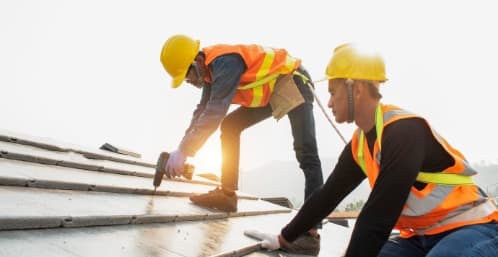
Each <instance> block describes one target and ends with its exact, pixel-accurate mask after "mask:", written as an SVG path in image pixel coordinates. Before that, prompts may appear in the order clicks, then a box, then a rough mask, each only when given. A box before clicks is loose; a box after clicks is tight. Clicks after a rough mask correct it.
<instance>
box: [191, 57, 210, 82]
mask: <svg viewBox="0 0 498 257" xmlns="http://www.w3.org/2000/svg"><path fill="white" fill-rule="evenodd" d="M190 67H191V69H194V71H195V74H196V76H197V81H199V82H200V83H201V84H200V86H199V87H203V86H204V85H205V84H206V82H204V77H203V76H202V74H201V70H200V68H199V65H198V64H197V62H196V61H194V62H193V63H192V65H190Z"/></svg>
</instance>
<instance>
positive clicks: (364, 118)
mask: <svg viewBox="0 0 498 257" xmlns="http://www.w3.org/2000/svg"><path fill="white" fill-rule="evenodd" d="M378 104H379V100H376V99H371V100H367V101H364V102H363V103H362V104H361V106H359V110H358V112H357V114H356V117H357V118H356V125H357V126H358V127H359V128H360V129H361V130H363V131H364V132H368V131H370V130H371V129H372V128H374V127H375V112H376V110H377V105H378Z"/></svg>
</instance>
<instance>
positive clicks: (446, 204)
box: [246, 44, 498, 257]
mask: <svg viewBox="0 0 498 257" xmlns="http://www.w3.org/2000/svg"><path fill="white" fill-rule="evenodd" d="M325 73H326V76H327V79H328V90H329V93H330V100H329V102H328V106H329V108H330V109H331V110H332V113H333V114H334V116H335V120H336V121H337V122H338V123H344V122H354V123H355V124H356V125H357V126H358V128H357V130H356V131H355V132H354V134H353V136H352V139H351V141H350V142H349V143H348V144H347V145H346V146H345V148H344V150H343V151H342V153H341V155H340V156H339V158H338V162H337V164H336V166H335V168H334V170H333V171H332V173H331V175H330V177H329V178H328V179H327V181H326V183H325V184H324V185H323V187H321V188H320V189H319V190H318V191H317V192H316V193H315V194H313V195H312V196H311V197H310V198H309V199H307V200H306V202H305V203H304V205H303V206H302V207H301V209H300V210H299V212H298V213H297V214H296V216H295V217H294V218H293V219H292V221H291V222H290V223H288V224H287V225H286V226H285V227H284V228H283V229H282V230H281V231H280V234H279V235H276V234H268V233H262V232H261V231H254V230H248V231H246V234H248V235H252V236H257V237H259V238H260V239H262V240H263V242H262V246H263V247H265V248H269V249H278V248H281V247H285V245H287V244H288V243H289V242H293V241H294V240H296V238H297V237H298V236H299V235H300V234H302V233H304V232H305V231H307V229H309V228H310V227H311V226H312V225H313V224H314V222H316V221H318V220H322V219H324V218H325V217H327V216H328V215H329V214H330V212H331V211H333V210H334V209H335V208H336V207H337V205H338V204H339V203H340V202H341V201H342V200H343V199H344V198H345V197H346V196H347V195H348V193H350V192H351V191H352V190H354V189H355V188H356V187H357V186H358V185H359V184H360V183H361V182H362V181H363V180H365V179H366V180H367V181H368V183H369V184H370V187H371V188H372V192H371V193H370V196H369V197H368V200H367V201H366V202H365V204H364V206H363V208H362V210H361V212H360V213H359V216H358V218H357V220H356V223H355V227H354V230H353V233H352V235H351V239H350V242H349V246H348V248H347V250H346V252H345V253H344V255H343V256H345V257H353V256H377V257H392V256H404V257H423V256H447V257H459V256H466V257H469V256H472V257H474V256H486V257H492V256H498V244H497V242H498V241H497V240H498V226H497V221H498V210H497V207H496V205H495V204H494V203H493V202H492V201H491V200H490V199H489V198H488V197H487V196H486V194H485V193H484V191H483V190H481V189H480V188H479V187H478V186H477V185H476V184H475V183H474V181H473V180H472V176H474V175H475V174H476V173H477V171H476V170H474V169H473V168H472V167H471V166H470V165H469V163H468V161H467V160H466V159H465V157H464V156H463V155H462V154H461V153H460V152H459V151H458V150H456V149H455V148H454V147H452V146H451V145H450V144H449V143H448V142H447V141H446V140H445V139H444V138H443V137H441V136H440V134H438V133H437V132H436V131H435V130H434V129H433V128H432V127H431V126H430V123H429V122H428V121H427V120H426V119H424V118H423V117H421V116H419V115H417V114H414V113H412V112H410V111H408V110H405V109H402V108H399V107H397V106H394V105H387V104H383V103H381V102H380V99H381V97H382V95H381V94H380V93H379V85H381V83H383V82H385V81H386V80H387V78H386V75H385V65H384V61H383V59H382V58H381V57H380V55H378V54H367V53H364V52H361V51H360V50H358V49H357V48H356V47H355V45H353V44H344V45H341V46H338V47H337V48H335V50H334V53H333V55H332V58H331V59H330V62H329V64H328V66H327V68H326V70H325ZM393 230H395V231H399V235H398V236H392V237H390V235H391V232H392V231H393ZM324 256H327V254H326V253H325V255H324Z"/></svg>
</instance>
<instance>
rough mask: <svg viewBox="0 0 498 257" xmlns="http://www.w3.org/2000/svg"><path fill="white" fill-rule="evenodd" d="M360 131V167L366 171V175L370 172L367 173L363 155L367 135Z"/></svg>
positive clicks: (358, 154)
mask: <svg viewBox="0 0 498 257" xmlns="http://www.w3.org/2000/svg"><path fill="white" fill-rule="evenodd" d="M359 133H360V138H359V139H358V140H359V141H358V153H357V156H358V162H359V164H360V168H361V170H363V173H365V175H367V176H368V173H367V168H366V167H365V157H364V156H363V141H364V139H365V135H364V134H363V131H361V130H360V131H359Z"/></svg>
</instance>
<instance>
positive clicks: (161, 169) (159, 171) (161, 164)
mask: <svg viewBox="0 0 498 257" xmlns="http://www.w3.org/2000/svg"><path fill="white" fill-rule="evenodd" d="M168 159H169V153H168V152H162V153H161V154H160V155H159V158H158V159H157V164H156V174H154V182H153V184H154V191H155V190H156V188H158V187H159V186H160V185H161V182H162V180H163V177H164V175H165V174H166V169H165V168H166V163H168ZM194 169H195V167H194V165H192V164H189V163H186V164H185V166H184V167H183V173H182V176H183V177H185V178H186V179H188V180H191V179H192V176H193V174H194ZM166 176H167V177H168V178H171V177H170V176H169V174H166Z"/></svg>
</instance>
